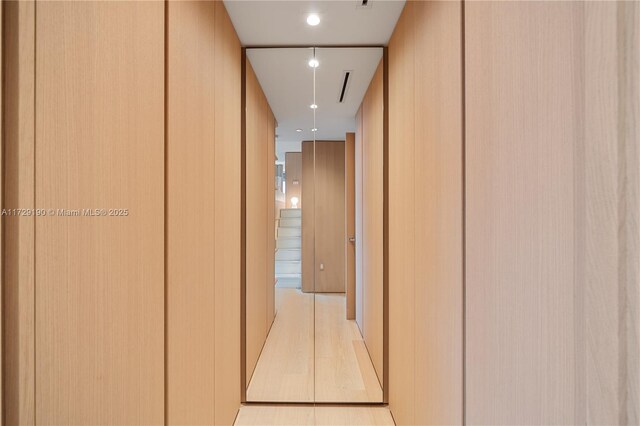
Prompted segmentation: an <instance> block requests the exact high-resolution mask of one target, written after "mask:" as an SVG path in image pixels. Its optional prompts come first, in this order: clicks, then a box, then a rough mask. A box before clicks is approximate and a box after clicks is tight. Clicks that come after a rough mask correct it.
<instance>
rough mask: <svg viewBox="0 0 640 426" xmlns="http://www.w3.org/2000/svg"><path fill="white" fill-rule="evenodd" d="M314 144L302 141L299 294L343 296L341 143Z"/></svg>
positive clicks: (343, 191)
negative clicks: (314, 293) (300, 271)
mask: <svg viewBox="0 0 640 426" xmlns="http://www.w3.org/2000/svg"><path fill="white" fill-rule="evenodd" d="M313 145H314V142H312V141H304V142H302V175H303V180H304V188H302V198H303V199H302V291H305V292H318V293H344V292H345V274H346V259H345V250H344V242H345V240H346V232H345V231H346V223H345V217H346V216H345V214H346V213H345V167H344V161H345V160H344V159H345V157H344V141H316V142H315V149H314V146H313ZM314 153H315V159H314ZM314 168H315V171H314ZM321 264H322V265H323V266H324V269H323V270H321V269H320V265H321Z"/></svg>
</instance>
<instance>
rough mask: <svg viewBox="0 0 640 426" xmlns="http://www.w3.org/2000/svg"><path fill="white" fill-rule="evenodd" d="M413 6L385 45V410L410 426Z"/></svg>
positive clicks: (413, 316)
mask: <svg viewBox="0 0 640 426" xmlns="http://www.w3.org/2000/svg"><path fill="white" fill-rule="evenodd" d="M415 7H416V3H415V2H407V3H406V5H405V7H404V10H403V12H402V15H401V16H400V19H399V20H398V23H397V25H396V28H395V30H394V32H393V35H392V36H391V40H390V41H389V159H388V161H389V188H390V190H389V242H388V244H389V384H388V386H389V408H390V409H391V413H392V414H393V417H394V420H395V422H396V423H397V424H407V425H409V424H415V420H414V419H415V410H416V408H415V406H414V398H413V396H414V395H415V387H416V382H415V375H414V374H415V363H416V362H419V360H417V359H416V356H415V330H416V326H415V322H416V318H419V314H420V312H416V311H415V304H414V300H415V265H416V263H417V262H420V261H422V259H420V258H419V257H418V256H417V255H416V253H415V239H414V230H413V227H414V223H415V220H416V217H415V198H414V196H415V162H414V156H415V139H416V137H417V136H418V135H416V132H415V112H414V108H415V106H414V87H413V84H414V76H415V70H414V64H415V50H416V46H415V42H414V33H415V22H414V11H415Z"/></svg>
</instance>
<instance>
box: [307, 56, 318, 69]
mask: <svg viewBox="0 0 640 426" xmlns="http://www.w3.org/2000/svg"><path fill="white" fill-rule="evenodd" d="M318 65H320V62H318V60H317V59H316V58H313V59H311V60H309V66H310V67H311V68H318Z"/></svg>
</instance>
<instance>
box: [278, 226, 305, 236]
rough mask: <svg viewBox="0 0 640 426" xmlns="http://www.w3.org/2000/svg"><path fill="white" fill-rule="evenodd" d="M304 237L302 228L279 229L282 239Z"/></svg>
mask: <svg viewBox="0 0 640 426" xmlns="http://www.w3.org/2000/svg"><path fill="white" fill-rule="evenodd" d="M301 235H302V229H301V228H283V227H279V228H278V238H280V237H299V236H301Z"/></svg>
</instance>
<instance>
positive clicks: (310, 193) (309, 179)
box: [301, 141, 316, 292]
mask: <svg viewBox="0 0 640 426" xmlns="http://www.w3.org/2000/svg"><path fill="white" fill-rule="evenodd" d="M301 149H302V163H301V164H302V182H304V186H303V187H302V193H301V201H302V205H301V206H302V254H301V255H302V283H301V285H302V291H304V292H313V291H314V289H315V264H316V260H315V233H314V229H315V227H314V224H315V213H316V212H315V208H314V205H315V203H314V202H315V193H314V191H315V173H314V168H315V164H314V149H313V142H310V141H303V142H302V147H301Z"/></svg>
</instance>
